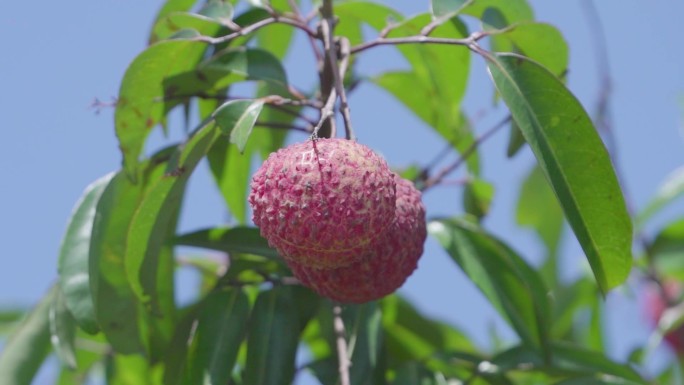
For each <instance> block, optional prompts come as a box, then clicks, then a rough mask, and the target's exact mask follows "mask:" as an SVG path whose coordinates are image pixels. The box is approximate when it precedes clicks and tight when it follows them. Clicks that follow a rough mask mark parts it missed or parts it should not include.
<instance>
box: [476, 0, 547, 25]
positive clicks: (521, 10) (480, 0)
mask: <svg viewBox="0 0 684 385" xmlns="http://www.w3.org/2000/svg"><path fill="white" fill-rule="evenodd" d="M488 8H494V9H496V10H498V11H499V12H500V13H501V15H502V16H503V17H504V18H505V19H506V20H507V21H508V23H509V24H514V23H518V22H521V21H532V20H533V19H534V14H533V12H532V7H530V5H529V4H528V2H527V0H476V1H473V2H472V3H471V4H470V5H469V6H467V7H466V8H465V9H464V10H463V13H464V14H466V15H471V16H475V17H477V18H480V19H481V18H482V17H483V14H484V12H485V11H486V10H487V9H488Z"/></svg>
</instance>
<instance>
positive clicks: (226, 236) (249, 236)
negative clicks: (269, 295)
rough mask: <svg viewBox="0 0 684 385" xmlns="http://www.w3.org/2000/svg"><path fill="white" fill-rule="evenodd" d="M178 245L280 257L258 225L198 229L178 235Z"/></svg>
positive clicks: (176, 240)
mask: <svg viewBox="0 0 684 385" xmlns="http://www.w3.org/2000/svg"><path fill="white" fill-rule="evenodd" d="M174 242H175V243H176V244H177V245H183V246H194V247H203V248H206V249H212V250H219V251H225V252H228V253H247V254H255V255H262V256H264V257H268V258H273V259H279V258H280V255H279V254H278V252H277V251H276V250H275V249H274V248H271V247H270V246H269V245H268V241H266V239H264V238H263V237H262V236H261V235H260V234H259V229H257V228H256V227H244V226H238V227H232V228H221V227H217V228H213V229H207V230H198V231H195V232H193V233H189V234H183V235H180V236H178V237H177V238H176V239H175V241H174Z"/></svg>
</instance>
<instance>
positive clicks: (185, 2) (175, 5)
mask: <svg viewBox="0 0 684 385" xmlns="http://www.w3.org/2000/svg"><path fill="white" fill-rule="evenodd" d="M196 2H197V0H167V1H166V2H165V3H164V5H163V6H162V7H161V8H160V9H159V12H157V16H156V17H155V22H154V23H153V24H152V25H153V26H156V24H157V23H159V22H160V20H162V19H164V18H165V17H166V16H168V15H169V14H171V13H174V12H183V11H188V10H190V8H192V6H193V5H194V4H195V3H196ZM159 39H160V37H159V36H157V35H156V33H155V27H153V28H152V32H150V36H149V38H148V42H149V44H152V43H154V42H156V41H157V40H159Z"/></svg>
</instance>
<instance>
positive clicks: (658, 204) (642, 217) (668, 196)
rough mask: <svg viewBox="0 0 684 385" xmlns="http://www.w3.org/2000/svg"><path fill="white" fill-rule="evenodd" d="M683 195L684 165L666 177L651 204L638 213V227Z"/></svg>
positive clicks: (636, 224)
mask: <svg viewBox="0 0 684 385" xmlns="http://www.w3.org/2000/svg"><path fill="white" fill-rule="evenodd" d="M681 196H684V167H681V168H678V169H677V170H675V171H673V172H672V173H671V174H670V175H668V176H667V178H665V181H664V182H663V183H662V184H661V185H660V188H659V189H658V191H657V192H656V194H655V196H654V197H653V198H652V199H651V201H650V202H649V204H648V205H646V207H645V208H644V209H643V210H642V211H641V212H640V213H639V214H638V215H637V217H636V219H635V227H636V229H637V230H639V229H641V228H643V226H644V224H645V223H646V222H647V221H648V220H649V219H650V218H651V217H653V216H654V215H655V214H657V213H658V212H660V211H661V210H662V209H663V208H665V207H667V205H669V204H670V203H672V202H673V201H675V200H676V199H678V198H679V197H681Z"/></svg>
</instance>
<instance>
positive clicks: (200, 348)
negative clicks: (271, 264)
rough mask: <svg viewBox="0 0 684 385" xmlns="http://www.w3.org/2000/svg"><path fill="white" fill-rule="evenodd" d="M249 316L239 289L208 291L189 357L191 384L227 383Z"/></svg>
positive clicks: (247, 307) (220, 384)
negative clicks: (209, 292)
mask: <svg viewBox="0 0 684 385" xmlns="http://www.w3.org/2000/svg"><path fill="white" fill-rule="evenodd" d="M248 319H249V300H248V299H247V296H246V295H245V293H244V292H243V291H242V290H239V289H232V290H227V291H217V292H215V293H212V294H210V295H209V296H208V297H207V299H206V300H205V301H204V303H203V304H202V309H201V312H200V316H199V320H198V324H197V329H196V332H195V336H194V341H193V346H192V348H191V349H192V355H191V357H190V358H189V362H188V366H189V369H190V383H194V384H200V383H201V384H207V385H210V384H211V385H213V384H216V385H222V384H226V383H228V382H229V381H228V380H229V379H230V374H231V373H232V371H233V365H234V364H235V360H236V359H237V354H238V349H239V348H240V343H241V342H242V339H243V338H244V336H245V332H246V330H247V325H248Z"/></svg>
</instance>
